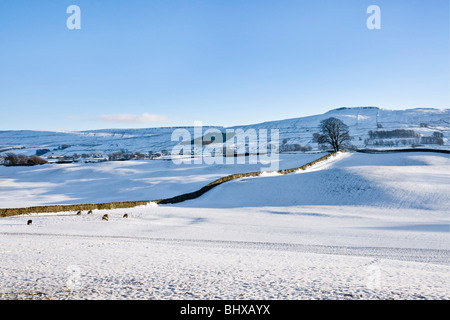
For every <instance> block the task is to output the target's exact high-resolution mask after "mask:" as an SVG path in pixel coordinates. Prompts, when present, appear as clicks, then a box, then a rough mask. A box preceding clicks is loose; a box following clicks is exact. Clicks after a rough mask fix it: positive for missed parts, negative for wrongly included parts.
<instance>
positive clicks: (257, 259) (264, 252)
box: [0, 153, 450, 299]
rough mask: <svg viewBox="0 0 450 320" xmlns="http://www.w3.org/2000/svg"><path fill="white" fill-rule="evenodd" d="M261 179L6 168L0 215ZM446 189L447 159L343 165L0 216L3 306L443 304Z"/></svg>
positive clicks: (361, 157)
mask: <svg viewBox="0 0 450 320" xmlns="http://www.w3.org/2000/svg"><path fill="white" fill-rule="evenodd" d="M320 156H321V155H319V154H315V155H314V154H313V155H304V154H297V155H295V154H292V155H283V156H282V158H281V159H280V168H281V169H285V168H291V167H298V166H300V165H302V164H305V163H307V162H310V161H312V160H314V159H316V158H319V157H320ZM112 169H114V173H113V172H112ZM259 169H260V165H257V167H255V166H254V165H239V166H227V165H222V166H206V165H197V166H194V165H192V166H189V165H183V166H175V165H174V164H172V163H171V162H169V161H147V162H145V161H132V162H108V163H101V164H89V165H88V164H73V165H72V164H71V165H67V166H64V165H59V166H52V165H44V166H40V167H20V168H4V167H3V168H1V169H0V207H2V208H4V207H8V206H10V207H22V206H28V205H39V204H50V203H86V202H102V201H120V200H143V199H157V198H160V197H169V196H173V195H177V194H180V193H183V192H188V191H193V190H196V189H198V188H199V187H201V186H203V185H205V184H207V183H208V182H210V181H212V180H214V179H216V178H218V177H220V176H223V175H226V174H230V173H236V172H249V171H258V170H259ZM84 179H87V180H90V181H87V180H86V181H85V180H84ZM449 186H450V159H449V156H448V155H446V154H439V153H395V154H360V153H343V154H339V155H338V156H337V157H334V158H330V159H329V160H326V161H324V162H322V163H319V164H317V165H315V166H313V167H311V168H309V169H307V170H305V171H301V172H294V173H291V174H288V175H274V174H265V175H262V176H259V177H255V178H243V179H238V180H234V181H230V182H226V183H224V184H222V185H220V186H218V187H216V188H214V189H212V190H211V191H209V192H207V193H206V194H204V195H203V196H202V197H200V198H198V199H195V200H191V201H186V202H183V203H180V204H178V205H160V206H157V205H153V204H149V205H147V206H141V207H136V208H132V209H115V210H105V211H94V213H93V214H92V215H87V214H86V213H85V212H83V214H82V215H81V216H79V215H76V214H75V212H61V213H57V214H30V215H23V216H14V217H8V218H1V219H0V239H1V240H0V241H1V243H2V246H1V248H0V256H1V265H0V299H390V298H392V299H449V298H450V281H449V280H450V279H449V275H450V273H449V271H450V266H449V249H450V248H449V247H450V241H449V240H450V237H449V236H450V232H449V223H450V216H449V210H448V208H449V205H450V197H449ZM133 196H135V197H134V198H133ZM119 197H120V198H119ZM122 197H123V198H122ZM5 203H7V205H4V204H5ZM105 213H108V214H109V215H110V219H109V221H102V219H101V217H102V215H103V214H105ZM124 213H128V215H129V218H123V214H124ZM29 219H32V220H33V223H32V225H27V223H26V222H27V220H29Z"/></svg>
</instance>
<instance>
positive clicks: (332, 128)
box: [313, 118, 351, 152]
mask: <svg viewBox="0 0 450 320" xmlns="http://www.w3.org/2000/svg"><path fill="white" fill-rule="evenodd" d="M319 130H320V133H319V134H318V133H315V134H314V135H313V139H314V141H316V142H317V143H319V144H321V145H329V146H331V147H332V148H333V150H334V152H337V151H339V150H341V149H342V147H343V146H344V145H345V143H346V142H347V141H350V140H351V137H350V135H349V130H348V126H347V125H346V124H345V123H344V122H342V121H341V120H339V119H336V118H328V119H325V120H322V121H321V122H320V126H319Z"/></svg>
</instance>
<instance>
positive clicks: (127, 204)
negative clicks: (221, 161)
mask: <svg viewBox="0 0 450 320" xmlns="http://www.w3.org/2000/svg"><path fill="white" fill-rule="evenodd" d="M343 152H347V151H346V150H341V151H338V152H333V153H329V154H327V155H325V156H323V157H320V158H319V159H317V160H314V161H312V162H309V163H307V164H305V165H303V166H300V167H296V168H292V169H285V170H278V171H270V172H265V173H278V174H283V175H284V174H289V173H292V172H294V171H298V170H305V169H307V168H309V167H311V166H313V165H315V164H317V163H318V162H322V161H325V160H327V159H329V158H331V157H335V156H336V155H337V154H338V153H343ZM262 173H263V171H256V172H248V173H236V174H230V175H228V176H225V177H222V178H219V179H217V180H215V181H213V182H211V183H209V184H207V185H206V186H204V187H202V188H201V189H199V190H197V191H194V192H189V193H184V194H181V195H178V196H175V197H171V198H166V199H158V200H142V201H122V202H107V203H90V204H64V205H63V204H61V205H49V206H32V207H24V208H5V209H1V208H0V217H9V216H15V215H21V214H28V213H55V212H64V211H79V210H82V211H85V210H108V209H125V208H133V207H137V206H143V205H147V204H149V203H156V204H175V203H180V202H183V201H187V200H193V199H196V198H198V197H200V196H202V195H203V194H205V193H206V192H208V191H209V190H211V189H212V188H215V187H217V186H218V185H221V184H222V183H225V182H227V181H231V180H236V179H240V178H249V177H257V176H259V175H261V174H262Z"/></svg>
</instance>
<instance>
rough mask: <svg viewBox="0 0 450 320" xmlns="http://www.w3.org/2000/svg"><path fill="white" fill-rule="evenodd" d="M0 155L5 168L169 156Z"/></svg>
mask: <svg viewBox="0 0 450 320" xmlns="http://www.w3.org/2000/svg"><path fill="white" fill-rule="evenodd" d="M68 147H69V146H68V145H62V146H60V147H58V148H57V149H56V150H64V149H67V148H68ZM12 151H13V150H11V152H8V153H5V154H3V155H2V154H0V165H5V166H31V165H37V164H44V163H57V164H64V163H80V162H83V163H98V162H105V161H127V160H154V159H162V158H163V157H164V156H168V155H170V153H169V152H168V151H167V150H161V151H160V152H153V151H148V152H146V153H142V152H127V151H122V150H120V151H117V152H114V153H111V154H107V155H105V154H102V153H82V154H77V153H74V154H72V155H64V156H53V155H48V156H46V154H47V153H50V152H51V150H50V149H38V150H36V154H35V155H32V156H28V155H24V154H16V153H14V152H12Z"/></svg>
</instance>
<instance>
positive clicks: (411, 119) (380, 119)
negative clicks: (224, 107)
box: [0, 107, 450, 156]
mask: <svg viewBox="0 0 450 320" xmlns="http://www.w3.org/2000/svg"><path fill="white" fill-rule="evenodd" d="M329 117H335V118H338V119H341V120H342V121H344V123H346V124H347V125H348V126H349V128H350V134H351V136H352V137H353V140H352V141H351V144H352V145H354V146H355V147H357V148H386V147H395V148H403V147H411V146H418V145H424V146H425V147H428V148H435V149H450V142H449V138H450V109H423V108H422V109H409V110H384V109H379V108H377V107H356V108H339V109H335V110H331V111H329V112H327V113H324V114H320V115H315V116H309V117H302V118H295V119H287V120H279V121H271V122H264V123H259V124H253V125H246V126H235V127H232V128H223V127H216V128H217V129H219V130H221V131H222V132H224V131H225V130H226V129H239V128H240V129H243V130H244V131H247V130H249V129H254V130H255V131H256V132H257V133H258V132H259V131H258V130H260V129H268V130H269V134H270V130H271V129H278V130H279V138H280V148H281V151H295V150H297V151H298V150H304V149H302V148H300V147H307V149H309V148H312V150H317V149H318V145H317V144H316V143H314V142H313V140H312V135H313V133H315V132H318V126H319V123H320V121H322V120H324V119H327V118H329ZM175 129H179V128H177V127H162V128H148V129H104V130H89V131H76V132H68V131H64V132H50V131H29V130H26V131H15V130H10V131H0V155H1V154H5V153H7V152H15V153H23V154H27V155H34V154H35V153H36V151H37V150H39V149H48V150H50V151H49V152H47V153H45V156H50V155H52V156H64V155H73V154H74V153H77V154H83V153H84V154H102V155H103V156H104V155H107V154H111V153H113V152H117V151H123V152H141V153H148V152H149V151H152V152H161V151H163V150H167V151H168V152H170V151H171V149H172V148H173V147H174V146H175V145H176V144H178V143H179V141H171V136H172V133H173V131H174V130H175ZM181 129H187V130H188V131H189V132H190V133H191V135H192V137H194V128H193V127H183V128H181ZM207 129H211V127H203V132H205V131H206V130H207ZM398 129H402V130H413V131H414V136H409V137H406V138H405V137H400V136H396V135H395V134H394V135H392V134H391V135H390V136H389V135H387V134H385V136H386V135H387V136H388V138H387V139H386V138H383V137H381V138H380V137H379V136H377V135H376V134H374V132H375V133H376V132H377V131H378V132H380V131H392V130H398ZM369 131H372V136H371V135H369ZM62 146H64V147H62ZM249 151H254V150H249Z"/></svg>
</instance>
